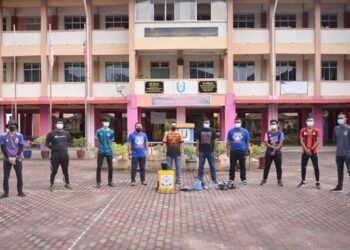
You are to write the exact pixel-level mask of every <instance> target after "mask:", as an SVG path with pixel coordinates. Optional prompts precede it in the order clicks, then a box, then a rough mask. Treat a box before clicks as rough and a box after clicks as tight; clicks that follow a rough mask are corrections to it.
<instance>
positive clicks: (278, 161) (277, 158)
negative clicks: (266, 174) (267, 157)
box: [273, 153, 282, 181]
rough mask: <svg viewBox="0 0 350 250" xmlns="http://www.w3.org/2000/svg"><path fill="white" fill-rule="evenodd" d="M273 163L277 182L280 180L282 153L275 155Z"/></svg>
mask: <svg viewBox="0 0 350 250" xmlns="http://www.w3.org/2000/svg"><path fill="white" fill-rule="evenodd" d="M273 160H274V162H275V166H276V174H277V180H278V181H281V180H282V153H279V154H276V155H275V157H274V159H273Z"/></svg>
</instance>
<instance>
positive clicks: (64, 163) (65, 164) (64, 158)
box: [60, 155, 70, 184]
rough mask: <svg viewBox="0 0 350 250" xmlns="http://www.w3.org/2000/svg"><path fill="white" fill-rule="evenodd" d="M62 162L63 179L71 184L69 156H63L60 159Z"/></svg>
mask: <svg viewBox="0 0 350 250" xmlns="http://www.w3.org/2000/svg"><path fill="white" fill-rule="evenodd" d="M60 164H61V168H62V173H63V181H64V182H65V183H66V184H69V183H70V182H69V173H68V166H69V157H68V155H67V156H62V157H61V159H60Z"/></svg>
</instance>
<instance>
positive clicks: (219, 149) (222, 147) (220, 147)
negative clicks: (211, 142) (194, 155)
mask: <svg viewBox="0 0 350 250" xmlns="http://www.w3.org/2000/svg"><path fill="white" fill-rule="evenodd" d="M226 151H227V148H226V143H225V142H219V143H218V144H217V145H216V149H215V152H214V155H215V159H216V160H218V159H219V158H220V156H221V155H224V154H226Z"/></svg>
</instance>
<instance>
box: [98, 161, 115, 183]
mask: <svg viewBox="0 0 350 250" xmlns="http://www.w3.org/2000/svg"><path fill="white" fill-rule="evenodd" d="M105 157H106V159H107V164H108V183H111V182H112V181H113V156H112V155H104V154H97V169H96V182H97V183H100V182H101V169H102V163H103V158H105Z"/></svg>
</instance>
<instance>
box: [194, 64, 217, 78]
mask: <svg viewBox="0 0 350 250" xmlns="http://www.w3.org/2000/svg"><path fill="white" fill-rule="evenodd" d="M190 78H214V62H212V61H206V62H205V61H203V62H202V61H200V62H190Z"/></svg>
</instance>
